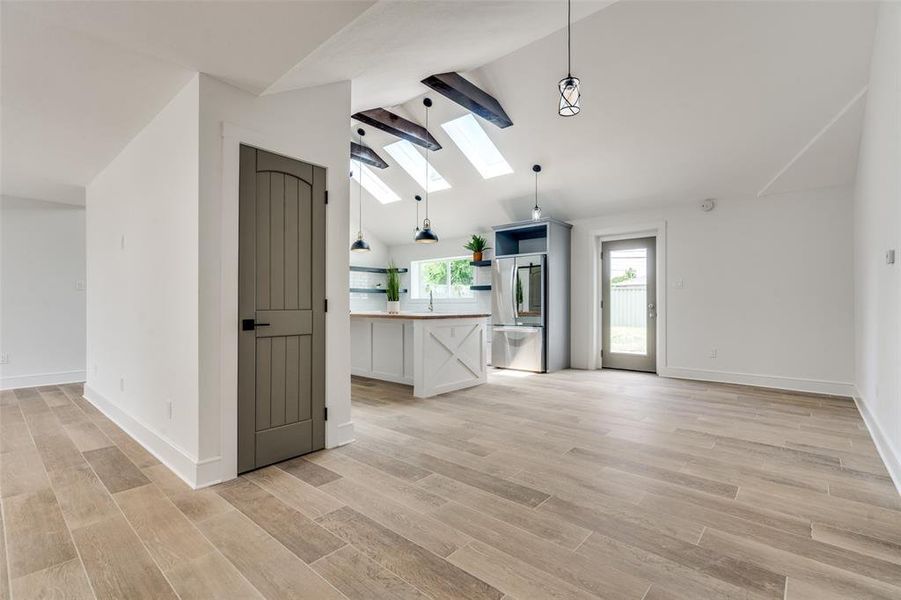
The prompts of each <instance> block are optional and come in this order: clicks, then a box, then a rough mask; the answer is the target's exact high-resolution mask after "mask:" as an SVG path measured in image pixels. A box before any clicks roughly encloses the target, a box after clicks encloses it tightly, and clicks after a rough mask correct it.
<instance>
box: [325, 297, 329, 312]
mask: <svg viewBox="0 0 901 600" xmlns="http://www.w3.org/2000/svg"><path fill="white" fill-rule="evenodd" d="M325 312H328V298H326V299H325Z"/></svg>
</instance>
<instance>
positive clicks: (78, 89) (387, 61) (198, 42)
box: [0, 0, 610, 204]
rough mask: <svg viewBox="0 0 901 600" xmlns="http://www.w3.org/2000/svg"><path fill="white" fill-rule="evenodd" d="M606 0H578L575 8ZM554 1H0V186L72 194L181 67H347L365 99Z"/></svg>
mask: <svg viewBox="0 0 901 600" xmlns="http://www.w3.org/2000/svg"><path fill="white" fill-rule="evenodd" d="M609 1H610V0H590V1H587V2H578V3H577V9H576V10H575V12H576V16H581V15H585V14H589V13H590V12H592V11H595V10H598V9H600V8H601V7H603V6H605V5H606V4H608V3H609ZM563 14H564V13H563V12H562V8H561V6H560V3H559V1H554V2H550V1H545V0H537V1H530V0H507V1H500V2H498V1H484V2H482V1H479V2H469V1H446V0H445V1H437V0H436V1H424V0H419V1H415V2H406V1H405V2H399V1H396V0H382V1H381V2H374V1H372V0H357V1H355V0H320V1H312V0H304V1H298V2H269V1H257V0H247V1H239V2H228V1H166V2H164V1H116V2H97V1H66V2H56V1H43V0H33V1H15V0H4V1H3V2H2V13H0V18H2V40H0V41H2V55H3V59H2V60H3V62H2V67H3V72H2V88H3V96H2V115H0V118H2V122H3V125H4V129H3V140H2V152H3V159H4V160H3V165H2V190H0V191H2V193H3V194H7V195H15V196H21V197H31V198H40V199H45V200H52V201H57V202H67V203H75V204H81V203H83V202H84V186H85V185H86V184H87V183H89V182H90V181H91V180H92V179H93V177H94V176H95V175H96V174H97V173H98V172H99V171H100V170H102V169H103V167H105V166H106V165H107V164H108V163H109V161H110V160H112V158H113V157H114V156H115V155H116V154H117V153H118V152H119V151H120V150H121V149H122V148H123V147H124V146H125V144H126V143H127V142H128V141H129V140H130V139H132V138H133V137H134V135H135V134H136V133H137V132H138V131H140V129H141V128H142V127H143V126H144V125H146V124H147V123H148V122H149V121H150V120H151V119H152V118H153V116H154V115H155V114H156V113H157V112H159V110H160V109H161V108H162V107H163V106H164V105H165V104H166V102H167V101H168V100H169V99H170V98H171V97H172V96H174V95H175V93H176V92H177V91H178V90H179V89H180V88H181V87H182V86H183V85H184V84H185V83H186V82H187V80H188V79H189V78H190V76H191V73H192V72H203V73H207V74H209V75H211V76H213V77H216V78H218V79H221V80H223V81H226V82H228V83H231V84H233V85H235V86H238V87H241V88H243V89H245V90H247V91H250V92H252V93H261V92H263V91H264V90H267V89H268V90H269V93H274V92H277V91H284V90H288V89H295V88H298V87H307V86H312V85H319V84H321V83H330V82H334V81H340V80H344V79H348V78H355V79H357V81H354V84H355V89H356V92H355V93H354V99H355V101H356V102H359V103H360V106H365V107H371V106H376V105H379V104H381V103H382V98H390V100H391V101H392V102H399V101H404V100H407V99H409V98H410V97H412V96H413V95H415V94H418V93H420V92H421V91H422V89H424V88H423V86H422V85H421V84H419V80H420V79H421V78H422V77H424V76H425V75H428V74H431V73H433V72H438V71H442V70H449V69H454V68H470V67H474V66H478V65H481V64H484V63H486V62H488V61H490V60H493V59H495V58H498V57H499V56H502V55H504V54H506V53H508V52H510V51H512V50H514V49H516V48H519V47H521V46H522V45H524V44H526V43H528V42H530V41H532V40H535V39H537V38H539V37H541V36H543V35H546V34H547V33H549V32H551V31H553V30H554V29H555V28H558V27H561V26H563V24H564V21H563ZM461 41H462V42H465V43H461ZM355 65H356V68H353V67H354V66H355Z"/></svg>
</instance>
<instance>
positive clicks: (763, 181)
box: [0, 0, 875, 244]
mask: <svg viewBox="0 0 901 600" xmlns="http://www.w3.org/2000/svg"><path fill="white" fill-rule="evenodd" d="M573 12H574V17H575V19H576V22H575V24H574V26H573V72H574V74H576V75H578V76H579V77H581V78H582V82H583V98H584V101H583V103H584V104H583V106H584V109H583V111H582V114H581V115H579V116H578V117H575V118H571V119H563V118H561V117H558V116H557V114H556V110H555V105H556V101H557V93H556V83H557V81H558V80H559V79H560V78H561V77H562V76H563V75H565V68H566V65H565V30H563V29H562V28H563V27H564V25H565V5H564V4H563V2H562V1H560V0H554V1H531V0H509V1H485V2H465V1H457V0H443V1H416V2H398V1H394V0H381V1H379V2H371V1H356V2H355V1H342V2H334V1H322V2H249V1H248V2H192V1H188V2H115V3H107V2H78V1H76V2H43V1H29V2H16V1H4V2H3V3H2V15H0V16H2V92H3V94H2V125H3V136H2V137H3V140H2V152H3V154H2V157H3V165H2V179H3V181H2V191H3V193H4V194H9V195H15V196H22V197H33V198H41V199H45V200H53V201H62V202H70V203H76V204H77V203H81V202H83V187H84V185H86V184H87V183H88V182H89V181H90V180H91V179H92V178H93V177H94V176H95V175H96V174H97V173H98V172H99V171H100V170H101V169H102V168H103V167H104V166H105V165H106V164H108V162H109V161H110V160H111V159H112V158H113V157H114V156H115V155H116V154H117V153H118V152H119V151H120V150H121V149H122V147H124V145H125V144H126V143H127V142H128V141H129V140H130V139H131V138H132V137H133V136H134V135H135V134H136V133H137V132H138V131H139V130H140V129H141V127H143V126H144V125H145V124H146V123H147V122H149V121H150V119H151V118H152V117H153V116H154V115H155V114H156V113H157V112H158V111H159V109H160V108H162V106H163V105H165V103H166V102H167V101H168V100H169V99H170V98H171V96H172V95H174V93H175V92H176V91H177V90H178V89H180V88H181V86H182V85H184V83H185V82H186V81H187V79H188V78H189V77H190V76H191V74H192V73H193V72H196V71H201V72H205V73H208V74H210V75H212V76H214V77H217V78H219V79H222V80H224V81H227V82H229V83H231V84H233V85H236V86H238V87H241V88H243V89H245V90H248V91H250V92H252V93H257V94H274V93H279V92H283V91H287V90H292V89H297V88H301V87H308V86H314V85H319V84H324V83H330V82H333V81H337V80H343V79H350V80H352V82H353V108H354V110H360V109H366V108H373V107H376V106H382V107H386V108H391V109H392V110H394V111H395V112H398V113H399V114H402V115H404V116H406V117H408V118H410V119H412V120H414V121H417V122H419V123H423V122H424V118H423V117H424V114H423V107H422V104H421V99H422V96H423V94H424V93H425V92H426V91H427V89H426V88H425V87H424V86H422V85H421V84H420V83H419V82H420V80H421V79H422V78H423V77H425V76H426V75H429V74H432V73H438V72H444V71H460V72H462V73H464V74H465V75H466V77H467V78H469V79H470V80H472V81H473V82H475V83H477V84H478V85H480V86H481V87H483V88H484V89H485V90H487V91H488V92H490V93H491V94H492V95H494V96H495V97H496V98H497V99H498V100H500V102H501V103H502V104H503V106H504V109H505V110H506V111H507V113H508V114H509V115H510V117H511V118H512V119H513V122H514V125H513V126H512V127H509V128H507V129H503V130H500V129H497V128H496V127H494V126H493V125H490V124H488V123H485V122H484V121H480V123H481V124H482V125H483V127H484V129H485V130H486V132H487V133H488V135H489V136H490V137H491V138H492V140H493V141H494V142H495V144H496V145H497V146H498V148H499V149H500V151H501V152H502V153H503V154H504V156H505V157H506V158H507V160H508V161H509V162H510V164H511V165H512V167H513V169H514V173H513V174H510V175H504V176H500V177H497V178H494V179H489V180H484V179H482V177H481V176H480V175H479V173H478V172H477V171H476V170H475V168H474V167H473V166H472V165H471V164H470V163H469V162H468V161H467V160H466V158H465V157H464V156H463V155H462V154H461V152H460V151H459V149H458V148H456V146H454V144H453V142H452V141H451V140H450V139H449V138H448V137H447V135H446V134H445V132H444V131H443V130H442V129H441V127H440V124H441V123H443V122H446V121H448V120H450V119H451V118H454V117H457V116H460V115H462V114H464V113H465V111H464V109H462V108H461V107H459V106H457V105H455V104H453V103H451V102H450V101H448V100H446V99H445V98H443V97H442V96H440V95H438V94H435V93H432V92H430V93H429V94H428V95H429V96H430V97H431V98H433V100H434V101H435V105H434V107H433V110H432V113H431V121H430V129H431V132H432V134H433V135H434V136H435V137H436V138H438V140H439V142H441V144H442V145H443V146H444V147H443V149H442V150H440V151H437V152H433V153H430V157H431V159H432V161H433V164H434V165H435V166H436V168H437V169H438V170H439V171H440V172H441V174H442V175H444V177H445V178H446V179H447V180H448V181H449V182H450V183H451V185H452V188H451V189H449V190H445V191H441V192H436V193H434V194H432V195H431V198H430V212H431V217H432V219H433V221H434V222H435V226H436V228H437V229H438V232H439V233H440V234H441V235H442V236H443V237H455V236H458V235H462V234H465V233H467V232H469V231H471V230H473V229H477V228H483V227H485V226H487V225H491V224H493V223H500V222H505V221H508V220H514V219H519V218H523V217H525V216H526V215H527V214H528V210H529V206H530V203H531V196H532V192H533V186H534V180H533V178H532V172H531V169H530V167H531V165H532V164H533V163H536V162H537V163H541V164H542V166H543V167H544V170H543V172H542V175H541V180H540V195H541V202H542V205H543V206H544V207H545V210H546V212H547V213H548V214H551V215H554V216H559V217H561V218H577V217H581V216H586V215H594V214H600V213H604V212H612V211H619V210H627V209H631V208H638V207H645V206H649V205H655V204H661V203H668V202H682V201H686V200H690V199H695V198H702V197H708V196H714V197H721V196H727V195H735V194H741V195H749V194H750V195H754V194H757V193H758V192H761V193H765V194H772V193H782V192H785V191H792V190H794V189H809V188H811V187H822V186H830V185H841V184H844V183H849V182H850V181H853V177H854V172H855V166H856V155H857V144H858V139H859V132H860V121H861V117H862V108H863V103H862V102H861V101H860V98H862V96H861V92H862V91H865V87H866V84H867V77H868V67H869V57H870V50H871V42H872V34H873V26H874V14H875V13H874V5H873V4H871V3H866V2H731V1H723V2H680V1H674V2H668V1H664V2H645V1H633V0H620V1H619V2H616V3H611V2H610V1H609V0H598V1H584V2H583V1H576V2H575V3H574V8H573ZM855 98H857V99H858V100H857V101H856V102H855ZM356 127H357V124H349V129H348V137H350V136H351V132H352V131H353V129H355V128H356ZM366 129H367V132H368V134H367V136H366V141H367V143H368V144H369V145H371V146H373V147H374V148H375V149H376V150H377V151H379V154H380V155H381V156H382V158H384V159H385V160H386V161H387V162H388V163H389V165H390V166H389V168H388V169H386V170H384V171H377V173H378V175H379V176H380V177H382V178H383V179H384V181H385V182H386V183H387V184H388V185H390V186H391V187H392V188H393V189H394V190H395V191H396V192H397V193H398V194H399V195H400V196H401V198H402V200H401V201H400V202H397V203H395V204H391V205H381V204H379V203H378V202H377V201H376V200H375V199H373V198H371V197H368V195H367V196H366V197H365V198H364V202H365V205H364V211H365V214H364V218H366V216H367V215H368V217H369V219H368V221H367V222H366V229H368V230H371V231H372V232H373V233H374V235H376V236H377V237H379V238H381V239H382V240H383V241H385V242H387V243H390V244H396V243H404V242H407V241H409V232H410V230H411V227H412V226H413V220H414V213H415V203H414V200H413V196H414V195H415V194H417V193H422V190H421V188H419V186H418V185H417V184H416V183H415V182H414V181H413V179H412V178H410V177H409V175H407V174H406V173H405V172H404V171H403V170H402V169H401V168H400V167H399V166H398V165H397V164H396V162H395V161H394V160H393V159H392V158H391V157H390V156H389V155H388V154H387V153H386V152H384V151H383V150H382V147H383V146H384V145H386V144H388V143H390V142H391V141H394V138H391V137H390V136H387V135H386V134H384V133H382V132H379V131H377V130H374V129H371V128H368V127H367V128H366ZM353 197H354V199H355V198H356V196H355V195H354V196H353Z"/></svg>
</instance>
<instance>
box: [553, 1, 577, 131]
mask: <svg viewBox="0 0 901 600" xmlns="http://www.w3.org/2000/svg"><path fill="white" fill-rule="evenodd" d="M572 12H573V4H572V0H566V77H564V78H563V79H561V80H560V83H559V84H557V87H558V88H559V89H560V106H559V108H558V112H559V113H560V116H561V117H574V116H576V115H577V114H579V111H581V110H582V106H581V102H582V93H581V91H580V88H579V86H580V85H581V82H580V81H579V78H578V77H573V75H572V54H573V51H572V27H573V19H572Z"/></svg>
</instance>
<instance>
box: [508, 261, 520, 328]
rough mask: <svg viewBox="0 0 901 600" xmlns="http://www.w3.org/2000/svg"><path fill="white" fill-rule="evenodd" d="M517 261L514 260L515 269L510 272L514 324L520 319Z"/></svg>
mask: <svg viewBox="0 0 901 600" xmlns="http://www.w3.org/2000/svg"><path fill="white" fill-rule="evenodd" d="M516 274H517V273H516V259H515V258H514V259H513V269H512V270H511V271H510V302H511V303H512V304H513V322H514V323H516V320H517V319H519V312H518V310H517V307H516Z"/></svg>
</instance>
